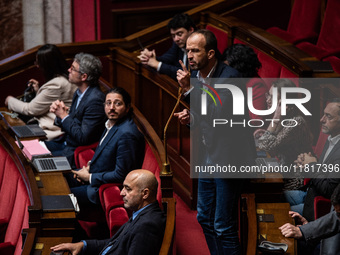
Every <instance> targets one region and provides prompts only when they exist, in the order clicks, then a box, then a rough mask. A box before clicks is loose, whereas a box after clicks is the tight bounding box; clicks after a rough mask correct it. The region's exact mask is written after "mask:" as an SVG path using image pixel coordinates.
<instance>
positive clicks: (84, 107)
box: [55, 87, 107, 150]
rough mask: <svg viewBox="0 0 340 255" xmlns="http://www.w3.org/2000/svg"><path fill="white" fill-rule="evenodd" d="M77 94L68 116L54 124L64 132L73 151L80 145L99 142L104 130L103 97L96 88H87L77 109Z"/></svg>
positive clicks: (58, 119)
mask: <svg viewBox="0 0 340 255" xmlns="http://www.w3.org/2000/svg"><path fill="white" fill-rule="evenodd" d="M77 99H78V95H77V92H75V93H74V95H73V99H72V104H71V107H70V112H69V116H68V117H67V118H66V119H65V120H64V121H63V122H61V119H60V118H58V117H57V118H56V121H55V123H56V124H57V125H58V126H60V127H61V128H62V130H63V131H64V132H65V141H66V142H67V145H68V147H71V148H73V150H74V149H75V148H76V147H78V146H82V145H89V144H91V143H94V142H96V141H98V140H99V138H100V136H101V134H102V133H103V130H104V128H105V125H104V123H105V121H106V119H107V118H106V115H105V111H104V105H103V103H104V100H105V95H104V94H103V93H102V92H101V91H100V89H99V88H97V87H89V88H88V90H87V91H86V93H85V95H84V97H83V98H82V100H81V101H80V103H79V105H78V107H77V109H76V105H77Z"/></svg>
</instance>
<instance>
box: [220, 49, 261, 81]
mask: <svg viewBox="0 0 340 255" xmlns="http://www.w3.org/2000/svg"><path fill="white" fill-rule="evenodd" d="M222 59H223V61H228V65H229V66H230V67H232V68H234V69H236V70H237V71H238V72H239V73H240V74H241V75H242V77H248V78H251V77H256V76H258V70H259V69H260V68H261V67H262V64H261V62H260V61H259V59H258V58H257V55H256V53H255V52H254V50H253V49H252V48H251V47H249V46H247V45H245V44H241V43H236V44H233V45H231V46H230V47H228V48H227V49H226V50H225V51H224V52H223V55H222Z"/></svg>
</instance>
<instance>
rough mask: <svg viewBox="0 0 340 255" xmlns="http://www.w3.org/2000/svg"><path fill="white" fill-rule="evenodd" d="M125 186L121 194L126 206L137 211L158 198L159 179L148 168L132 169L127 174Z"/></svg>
mask: <svg viewBox="0 0 340 255" xmlns="http://www.w3.org/2000/svg"><path fill="white" fill-rule="evenodd" d="M123 186H124V187H123V190H122V191H121V196H123V200H124V206H125V208H129V209H131V210H133V211H136V210H139V209H141V208H143V207H144V206H146V205H148V204H150V203H153V202H155V201H156V200H157V189H158V181H157V179H156V177H155V175H154V174H153V173H152V172H150V171H148V170H143V169H138V170H133V171H131V172H130V173H129V174H128V175H127V176H126V178H125V180H124V183H123Z"/></svg>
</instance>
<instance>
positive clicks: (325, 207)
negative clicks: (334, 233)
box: [314, 196, 331, 219]
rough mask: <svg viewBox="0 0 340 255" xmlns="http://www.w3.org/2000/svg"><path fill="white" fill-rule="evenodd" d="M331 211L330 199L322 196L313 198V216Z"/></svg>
mask: <svg viewBox="0 0 340 255" xmlns="http://www.w3.org/2000/svg"><path fill="white" fill-rule="evenodd" d="M330 211H331V200H329V199H327V198H324V197H323V196H317V197H315V198H314V216H315V219H318V218H320V217H322V216H324V215H326V214H327V213H329V212H330Z"/></svg>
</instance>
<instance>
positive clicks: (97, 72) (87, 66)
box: [74, 52, 103, 87]
mask: <svg viewBox="0 0 340 255" xmlns="http://www.w3.org/2000/svg"><path fill="white" fill-rule="evenodd" d="M74 61H76V62H77V63H78V64H79V72H80V73H86V74H87V79H86V81H87V82H88V83H89V85H90V86H93V87H94V86H98V80H99V78H100V76H101V74H102V70H103V65H102V62H101V61H100V60H99V58H97V57H95V56H93V55H91V54H87V53H83V52H81V53H78V54H76V55H75V57H74Z"/></svg>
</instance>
